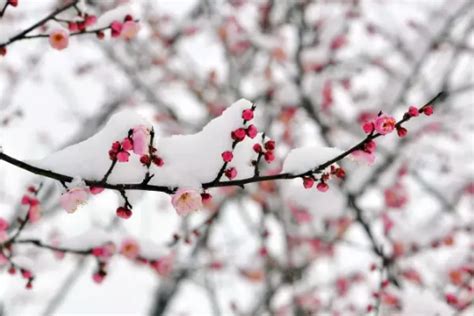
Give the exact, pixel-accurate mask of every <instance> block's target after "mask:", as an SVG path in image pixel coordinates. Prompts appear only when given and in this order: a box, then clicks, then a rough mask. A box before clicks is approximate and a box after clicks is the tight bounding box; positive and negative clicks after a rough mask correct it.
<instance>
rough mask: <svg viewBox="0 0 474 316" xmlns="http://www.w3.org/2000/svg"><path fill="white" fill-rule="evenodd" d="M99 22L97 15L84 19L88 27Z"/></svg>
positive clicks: (87, 16)
mask: <svg viewBox="0 0 474 316" xmlns="http://www.w3.org/2000/svg"><path fill="white" fill-rule="evenodd" d="M96 22H97V17H96V16H95V15H87V14H86V18H85V19H84V23H85V25H86V27H89V26H92V25H94V24H95V23H96Z"/></svg>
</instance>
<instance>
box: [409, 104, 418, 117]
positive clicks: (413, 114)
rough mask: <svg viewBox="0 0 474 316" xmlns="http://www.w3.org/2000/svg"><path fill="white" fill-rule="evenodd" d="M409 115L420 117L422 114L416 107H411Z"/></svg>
mask: <svg viewBox="0 0 474 316" xmlns="http://www.w3.org/2000/svg"><path fill="white" fill-rule="evenodd" d="M408 114H409V115H410V116H418V115H419V114H420V113H419V112H418V109H417V108H416V107H414V106H410V107H409V108H408Z"/></svg>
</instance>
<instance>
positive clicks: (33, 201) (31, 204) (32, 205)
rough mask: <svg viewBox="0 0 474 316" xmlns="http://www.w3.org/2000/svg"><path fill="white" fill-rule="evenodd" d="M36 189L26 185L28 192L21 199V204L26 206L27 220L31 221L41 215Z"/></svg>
mask: <svg viewBox="0 0 474 316" xmlns="http://www.w3.org/2000/svg"><path fill="white" fill-rule="evenodd" d="M36 194H37V190H36V188H35V187H33V186H30V187H28V193H26V194H25V195H23V197H22V199H21V204H22V205H27V206H28V220H29V221H30V222H32V223H34V222H37V221H38V220H39V219H40V216H41V207H40V202H39V200H38V199H37V198H36Z"/></svg>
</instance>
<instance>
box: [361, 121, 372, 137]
mask: <svg viewBox="0 0 474 316" xmlns="http://www.w3.org/2000/svg"><path fill="white" fill-rule="evenodd" d="M362 129H363V130H364V133H366V134H370V133H372V132H373V130H374V123H372V122H365V123H364V124H363V125H362Z"/></svg>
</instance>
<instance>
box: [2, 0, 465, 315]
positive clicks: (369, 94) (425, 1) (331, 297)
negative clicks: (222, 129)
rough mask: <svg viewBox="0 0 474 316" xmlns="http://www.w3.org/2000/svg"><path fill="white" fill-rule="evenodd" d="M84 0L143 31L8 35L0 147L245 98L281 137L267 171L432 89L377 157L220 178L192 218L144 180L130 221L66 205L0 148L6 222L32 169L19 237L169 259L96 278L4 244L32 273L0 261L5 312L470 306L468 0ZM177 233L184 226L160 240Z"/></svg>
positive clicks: (117, 261) (393, 311)
mask: <svg viewBox="0 0 474 316" xmlns="http://www.w3.org/2000/svg"><path fill="white" fill-rule="evenodd" d="M5 1H6V0H0V8H1V7H3V5H4V3H5ZM64 3H65V1H49V0H48V1H46V0H45V1H35V0H20V1H19V4H18V6H17V7H15V8H14V7H9V8H8V9H7V10H6V12H5V14H4V16H3V17H2V18H0V43H3V42H5V41H7V40H8V39H9V38H10V37H11V35H12V34H17V33H18V32H20V31H21V30H23V29H25V28H26V27H28V26H29V25H31V24H33V23H35V22H37V21H39V20H40V19H41V18H42V17H45V16H47V15H48V14H50V13H51V12H53V11H54V9H55V8H57V7H60V6H61V5H64ZM80 5H81V8H84V9H85V10H87V12H88V13H89V14H94V15H96V16H97V17H99V20H100V17H101V16H102V15H103V14H105V13H106V12H108V11H110V10H114V9H116V8H117V7H122V6H125V8H126V11H127V12H129V14H131V15H132V16H133V18H134V19H137V20H139V25H140V32H139V33H138V34H137V36H136V37H135V38H133V39H131V40H123V39H120V38H109V36H108V34H107V32H105V33H106V36H105V38H104V39H103V40H100V39H98V38H97V37H96V36H95V35H94V34H90V35H84V36H82V35H81V36H75V37H71V38H70V41H69V47H68V48H67V49H65V50H63V51H57V50H54V49H52V48H51V47H50V45H49V43H48V40H47V39H45V38H38V39H29V40H21V41H18V42H15V43H13V44H12V45H9V46H8V53H7V54H6V55H5V56H3V57H2V56H0V146H1V147H2V148H3V150H4V151H5V153H8V154H9V155H12V156H14V157H17V158H19V159H22V160H34V159H40V158H42V157H44V156H46V155H48V154H50V153H52V152H55V151H57V150H59V149H61V148H64V147H66V146H68V145H70V144H74V143H77V142H79V141H82V140H84V139H86V138H88V137H90V136H91V135H93V134H94V133H96V132H97V131H98V130H99V129H100V128H101V127H102V126H103V125H104V124H105V123H106V122H107V120H108V118H109V117H110V116H111V115H112V114H113V113H115V112H117V111H119V110H121V109H124V108H129V109H133V110H134V111H136V112H138V113H140V114H142V115H143V116H145V117H146V118H148V119H149V120H150V121H151V122H153V124H154V126H155V128H156V130H157V135H158V137H160V136H168V135H173V134H191V133H195V132H197V131H199V130H200V129H201V128H202V127H203V126H204V125H205V124H206V123H207V122H209V121H210V120H211V119H212V118H214V117H217V116H219V114H220V113H221V112H222V111H223V110H224V109H225V108H227V107H228V106H229V105H230V104H231V103H233V102H234V101H236V100H238V99H240V98H247V99H249V100H251V101H253V102H255V103H256V104H257V114H258V115H257V123H258V126H259V128H260V129H261V130H264V131H265V132H266V133H267V135H269V136H270V137H272V138H273V139H275V141H276V143H277V151H276V155H277V159H276V160H275V161H274V162H273V163H271V164H269V165H268V166H267V167H266V169H264V170H262V172H263V173H265V174H270V173H274V172H279V171H280V170H281V166H282V159H284V157H285V156H286V154H287V153H288V152H289V150H291V149H292V148H295V147H300V146H306V145H321V146H335V147H339V148H342V149H346V148H349V147H351V146H352V145H354V144H356V143H357V142H358V141H359V140H361V139H362V138H363V137H364V134H363V132H362V130H361V128H360V125H361V123H362V122H364V121H365V120H367V119H370V118H372V117H374V116H376V115H377V113H378V112H379V111H384V112H385V113H388V114H391V115H394V116H395V117H397V118H401V117H402V116H403V113H404V112H406V110H407V108H408V107H409V106H411V105H414V106H417V107H420V106H422V105H423V104H425V103H426V102H428V101H429V100H430V99H431V98H433V97H434V96H435V95H437V94H438V93H440V92H444V94H443V98H441V100H440V102H438V103H437V104H436V107H435V113H434V115H433V116H430V117H429V118H428V117H425V116H423V117H421V116H420V117H419V118H416V119H415V120H412V121H410V122H408V124H406V126H405V127H406V128H407V129H408V135H407V137H405V138H402V139H401V138H398V137H397V136H396V135H388V136H387V137H383V138H381V139H380V140H379V141H378V148H377V159H376V162H375V164H374V165H372V166H366V165H364V164H359V165H357V164H354V163H347V162H342V165H343V166H344V167H345V168H346V174H347V175H346V179H345V180H344V181H340V182H337V183H334V184H333V185H331V188H330V190H329V191H328V192H327V193H324V194H323V193H319V192H318V191H317V190H305V189H304V188H303V186H302V184H301V179H296V180H292V181H286V182H278V183H276V182H275V183H274V182H263V183H260V184H253V185H249V186H247V187H246V188H245V190H243V189H240V188H226V189H213V190H211V193H212V194H213V196H214V199H213V202H212V203H211V204H210V205H208V206H207V207H206V209H205V210H202V211H200V212H199V213H196V214H193V215H192V216H189V217H185V218H182V217H178V216H177V215H176V213H175V211H174V210H173V209H172V207H171V203H170V197H169V196H168V195H166V194H163V193H153V192H148V193H145V194H144V195H143V196H142V197H140V198H139V200H138V201H137V202H136V203H135V204H134V216H133V217H132V218H130V219H129V220H128V221H120V220H116V216H115V209H116V207H117V205H118V203H119V202H118V198H117V196H116V195H114V194H113V193H110V192H105V193H103V194H101V195H99V196H97V197H94V198H93V199H92V200H91V201H89V203H88V204H87V205H85V206H84V207H82V208H81V209H80V210H79V211H78V212H76V213H75V214H74V215H70V214H66V213H65V212H64V210H62V209H61V208H60V207H59V206H58V197H59V195H60V192H61V187H60V186H58V185H57V184H56V183H52V182H50V181H48V180H45V179H41V178H40V177H38V176H35V175H32V174H29V173H27V172H25V171H23V170H21V169H17V168H14V167H13V166H11V165H8V164H6V163H4V162H2V161H0V217H3V218H5V219H7V220H8V221H9V222H10V223H11V227H10V229H11V232H13V231H14V230H15V229H16V227H17V225H16V224H15V223H16V222H15V221H16V219H17V218H19V217H20V218H21V217H23V216H24V214H25V212H26V210H25V207H24V206H22V205H21V204H20V201H21V198H22V196H23V194H24V193H25V192H26V189H27V187H28V186H29V185H38V184H39V183H40V182H42V183H43V188H42V189H41V191H40V192H39V195H38V198H39V200H40V202H41V217H40V219H39V220H38V221H37V222H35V223H31V224H28V226H27V227H26V228H25V229H24V231H22V237H23V238H35V239H39V240H42V241H44V242H45V243H48V244H54V243H60V242H68V245H70V246H71V247H72V245H73V244H74V245H77V247H79V248H78V249H80V247H84V248H87V247H92V246H94V245H97V243H98V242H99V240H100V242H102V243H103V242H105V241H108V242H113V243H114V244H115V245H116V246H117V249H120V247H121V245H123V243H124V241H128V242H130V243H132V244H133V245H135V246H137V245H138V247H139V249H140V251H141V253H142V254H144V253H146V254H147V256H148V257H150V258H152V259H156V260H158V259H166V260H167V261H166V260H165V261H164V262H165V263H166V265H165V268H163V267H162V268H161V269H160V268H156V267H155V268H153V267H150V266H149V265H148V264H144V263H140V262H137V261H136V260H130V259H129V258H127V257H126V256H124V255H120V254H116V255H114V256H113V257H112V258H111V259H110V262H109V264H108V268H107V273H108V275H107V277H106V278H105V279H104V281H103V282H102V283H101V284H96V283H95V282H94V281H93V278H92V275H93V273H94V272H95V271H96V269H97V260H96V259H95V258H92V257H91V256H81V255H74V254H66V255H65V256H64V257H63V256H61V255H60V254H58V253H55V252H53V251H50V250H48V249H43V248H39V247H35V246H34V245H31V244H23V245H22V244H17V245H15V252H16V253H17V254H18V255H21V256H22V258H23V259H22V260H23V261H22V262H24V264H25V265H28V266H30V267H31V269H32V270H33V271H34V275H35V280H34V284H33V289H31V290H26V289H25V281H24V280H23V279H22V278H21V277H19V276H18V275H15V276H12V275H10V274H9V273H8V272H7V270H8V264H7V263H0V315H53V314H58V315H68V314H69V315H70V314H74V315H78V314H88V315H89V314H91V315H92V314H95V315H101V314H128V315H368V314H370V315H408V316H416V315H472V314H473V313H474V307H473V306H472V305H473V297H474V290H473V287H474V284H473V276H474V257H473V250H474V240H473V232H472V231H473V229H474V227H473V226H474V221H473V219H474V213H473V212H474V209H473V195H474V182H473V181H474V164H473V162H474V160H473V153H474V138H473V135H474V133H473V128H474V107H473V101H474V78H473V68H474V67H473V65H474V59H473V58H474V32H473V31H474V28H473V26H474V25H473V23H474V2H472V1H471V0H391V1H388V0H360V1H358V0H340V1H337V0H318V1H316V0H314V1H310V0H307V1H304V0H301V1H299V0H281V1H280V0H278V1H277V0H268V1H265V0H261V1H260V0H233V1H218V0H167V1H165V0H149V1H147V0H135V1H124V0H116V1H115V0H104V1H93V0H88V1H81V2H80ZM122 8H123V7H122ZM75 14H76V12H74V10H72V9H71V10H68V11H66V12H64V13H63V14H62V15H61V17H64V18H68V15H69V16H74V15H75ZM92 29H93V27H92ZM35 32H36V33H33V34H37V33H42V30H41V29H38V30H37V31H35ZM220 136H221V135H216V137H220ZM77 159H81V157H77ZM210 216H212V217H213V218H214V221H213V222H212V223H211V224H207V223H205V221H206V219H208V218H209V217H210ZM195 228H199V236H196V234H193V229H195ZM173 234H179V235H180V236H185V237H188V238H187V239H189V240H188V242H184V241H179V242H177V243H175V244H173V245H170V240H173Z"/></svg>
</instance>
